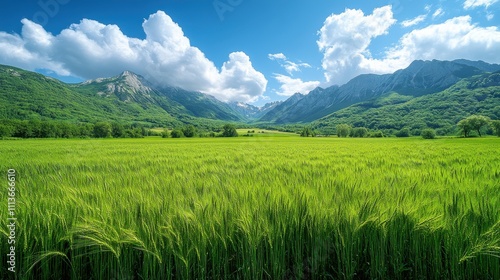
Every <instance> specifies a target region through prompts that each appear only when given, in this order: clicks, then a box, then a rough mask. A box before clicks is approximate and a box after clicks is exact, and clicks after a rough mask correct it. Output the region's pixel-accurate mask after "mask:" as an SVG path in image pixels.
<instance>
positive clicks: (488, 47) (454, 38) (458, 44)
mask: <svg viewBox="0 0 500 280" xmlns="http://www.w3.org/2000/svg"><path fill="white" fill-rule="evenodd" d="M498 53H500V31H499V30H498V28H497V27H495V26H492V27H480V26H477V25H475V24H472V22H471V17H470V16H462V17H456V18H452V19H449V20H447V21H445V22H444V23H441V24H435V25H430V26H427V27H425V28H422V29H417V30H413V31H411V32H410V33H407V34H405V35H404V36H403V37H402V38H401V39H400V42H399V45H398V46H396V47H395V48H393V49H391V50H389V51H388V52H387V58H386V59H388V60H397V61H401V63H402V64H408V63H410V62H411V61H413V60H415V59H440V60H453V59H459V58H464V59H470V60H485V61H488V62H497V63H498V62H500V58H499V56H498Z"/></svg>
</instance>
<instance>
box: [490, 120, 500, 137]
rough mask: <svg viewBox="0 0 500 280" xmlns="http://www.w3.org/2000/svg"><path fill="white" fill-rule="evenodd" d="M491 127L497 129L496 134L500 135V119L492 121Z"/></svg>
mask: <svg viewBox="0 0 500 280" xmlns="http://www.w3.org/2000/svg"><path fill="white" fill-rule="evenodd" d="M491 127H492V128H493V130H495V135H496V136H498V137H500V120H496V121H491Z"/></svg>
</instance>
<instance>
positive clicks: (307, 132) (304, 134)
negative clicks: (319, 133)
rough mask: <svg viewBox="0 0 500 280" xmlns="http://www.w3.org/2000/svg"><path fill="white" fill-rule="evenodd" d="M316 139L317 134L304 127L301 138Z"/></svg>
mask: <svg viewBox="0 0 500 280" xmlns="http://www.w3.org/2000/svg"><path fill="white" fill-rule="evenodd" d="M309 136H311V137H316V133H315V132H314V131H313V130H312V129H311V128H310V127H308V126H306V127H304V129H303V130H302V132H301V133H300V137H309Z"/></svg>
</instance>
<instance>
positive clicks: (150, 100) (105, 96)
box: [0, 65, 244, 127]
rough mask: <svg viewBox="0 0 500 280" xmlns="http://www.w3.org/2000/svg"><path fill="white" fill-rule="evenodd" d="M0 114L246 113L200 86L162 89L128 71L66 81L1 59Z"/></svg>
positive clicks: (193, 118) (87, 118)
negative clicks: (201, 90) (5, 63)
mask: <svg viewBox="0 0 500 280" xmlns="http://www.w3.org/2000/svg"><path fill="white" fill-rule="evenodd" d="M0 119H11V120H28V119H40V120H60V121H69V122H96V121H101V120H106V121H117V122H121V123H133V122H139V123H145V124H150V125H152V126H155V125H157V126H169V127H174V126H180V125H183V124H186V123H188V124H195V125H197V126H199V127H219V126H221V123H223V122H226V121H241V120H242V119H244V118H243V117H242V116H241V115H239V114H238V113H237V112H236V111H234V110H232V109H231V108H230V107H229V105H227V104H226V103H223V102H220V101H218V100H216V99H215V98H213V97H211V96H208V95H204V94H202V93H197V92H189V91H184V90H176V91H175V93H173V90H171V89H163V90H158V89H156V88H154V87H153V86H152V85H151V84H149V83H148V82H147V81H146V80H144V78H142V77H141V76H138V75H136V74H134V73H131V72H128V71H125V72H124V73H122V74H121V75H119V76H116V77H112V78H102V79H97V80H93V81H88V82H85V83H81V84H65V83H63V82H61V81H58V80H56V79H52V78H49V77H46V76H43V75H40V74H37V73H33V72H29V71H25V70H22V69H19V68H14V67H9V66H2V65H0Z"/></svg>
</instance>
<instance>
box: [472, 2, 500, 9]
mask: <svg viewBox="0 0 500 280" xmlns="http://www.w3.org/2000/svg"><path fill="white" fill-rule="evenodd" d="M496 2H498V0H465V2H464V9H466V10H468V9H473V8H477V7H481V6H484V7H486V8H488V7H489V6H491V5H493V4H495V3H496Z"/></svg>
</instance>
